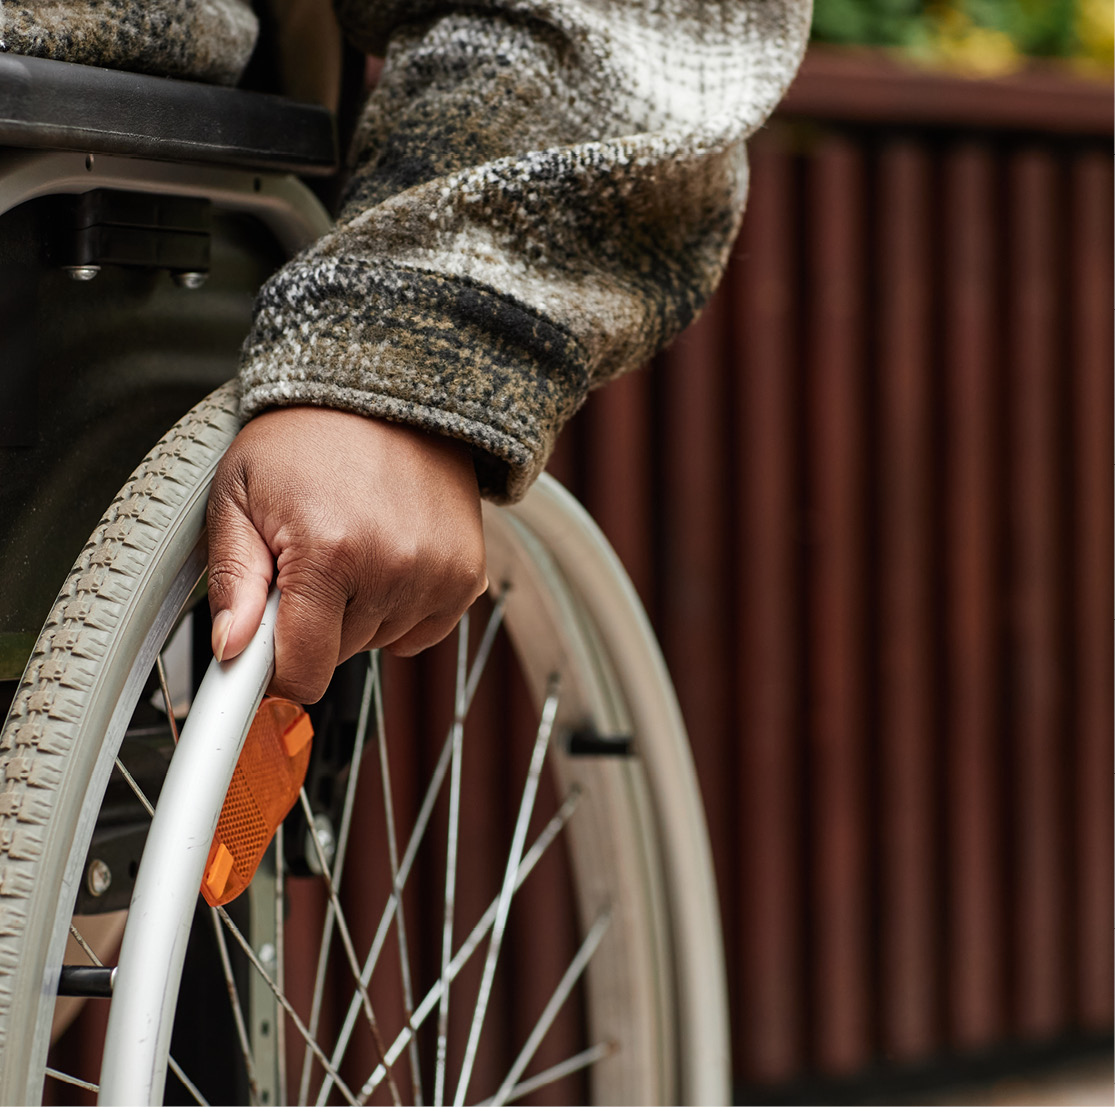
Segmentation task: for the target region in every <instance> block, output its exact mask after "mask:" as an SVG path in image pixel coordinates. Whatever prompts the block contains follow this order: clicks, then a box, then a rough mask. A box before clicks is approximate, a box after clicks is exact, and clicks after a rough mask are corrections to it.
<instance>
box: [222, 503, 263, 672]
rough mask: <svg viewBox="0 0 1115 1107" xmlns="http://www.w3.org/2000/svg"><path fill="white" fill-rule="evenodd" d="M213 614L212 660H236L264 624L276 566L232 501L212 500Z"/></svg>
mask: <svg viewBox="0 0 1115 1107" xmlns="http://www.w3.org/2000/svg"><path fill="white" fill-rule="evenodd" d="M208 524H209V611H210V614H212V616H213V656H214V657H216V659H217V660H218V661H226V660H228V658H230V657H235V656H236V655H237V654H238V653H240V651H241V650H243V649H244V647H245V646H246V645H247V644H248V643H249V642H250V641H251V639H252V635H253V634H255V632H256V631H257V630H258V629H259V624H260V622H261V621H262V619H263V609H264V606H265V605H266V603H267V590H268V587H269V586H270V583H271V577H272V574H273V572H274V560H273V559H272V557H271V550H270V549H269V548H268V546H267V543H266V542H265V541H264V540H263V538H262V537H261V536H260V534H259V532H258V531H257V530H256V528H255V526H254V525H253V524H252V521H251V519H249V518H248V516H247V515H245V513H244V511H243V509H242V508H241V506H240V504H239V503H238V502H237V500H236V499H234V498H233V497H232V496H228V495H223V494H220V493H218V492H217V491H216V489H215V490H214V492H213V494H212V495H210V497H209V509H208Z"/></svg>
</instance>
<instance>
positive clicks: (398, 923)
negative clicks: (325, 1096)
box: [373, 662, 422, 1107]
mask: <svg viewBox="0 0 1115 1107" xmlns="http://www.w3.org/2000/svg"><path fill="white" fill-rule="evenodd" d="M373 664H374V662H373ZM374 698H375V710H376V746H377V748H378V750H379V770H380V772H379V776H380V784H381V786H382V790H383V815H384V820H385V821H386V823H387V856H388V860H389V861H390V864H391V887H392V888H394V887H395V886H396V885H397V884H398V882H399V846H398V841H397V838H396V835H395V805H394V801H393V791H392V788H391V766H390V764H389V762H388V756H387V728H386V725H385V722H384V717H383V684H382V682H381V681H380V680H378V679H377V680H376V682H375V693H374ZM395 932H396V936H397V938H398V942H399V971H400V975H401V976H402V984H403V1013H404V1014H405V1015H406V1019H407V1022H409V1021H410V1017H411V1015H413V1014H414V988H413V986H412V983H411V978H410V950H409V948H408V945H407V925H406V915H405V914H404V912H403V900H402V896H400V897H399V899H398V902H397V904H396V911H395ZM408 1053H409V1056H410V1076H411V1084H412V1091H411V1098H412V1099H413V1100H414V1104H415V1107H422V1068H421V1065H420V1064H419V1059H418V1039H417V1038H413V1039H411V1043H410V1048H409V1050H408Z"/></svg>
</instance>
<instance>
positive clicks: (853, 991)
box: [806, 137, 870, 1073]
mask: <svg viewBox="0 0 1115 1107" xmlns="http://www.w3.org/2000/svg"><path fill="white" fill-rule="evenodd" d="M863 187H864V171H863V164H862V153H861V151H860V149H859V148H857V146H856V145H855V144H854V143H853V142H851V141H850V140H848V139H845V138H838V137H830V138H828V139H826V140H824V142H823V145H822V146H821V147H820V149H819V150H818V151H817V152H816V154H815V157H814V160H813V164H812V166H811V179H810V181H809V204H810V209H811V211H810V215H811V234H812V238H811V241H810V243H809V256H808V264H809V266H810V267H811V271H812V279H813V286H812V296H811V302H810V303H809V304H808V305H807V308H806V310H807V311H808V312H809V316H810V349H809V379H808V381H807V385H806V388H807V396H806V405H807V428H808V449H809V473H808V479H809V483H810V508H811V511H810V515H811V522H812V528H813V535H812V543H813V546H812V556H811V567H810V580H809V591H810V606H811V611H810V613H809V623H810V628H809V633H810V642H809V664H810V670H811V676H812V688H811V690H810V691H811V704H810V722H809V729H810V734H809V743H810V781H809V783H810V787H811V800H812V806H813V820H812V827H811V830H812V841H811V853H812V860H811V868H812V875H813V904H812V912H811V916H812V917H811V932H812V939H813V945H814V949H813V961H814V973H815V976H814V979H813V981H812V988H813V995H812V1001H813V1002H812V1008H813V1012H812V1013H813V1018H814V1034H815V1038H816V1051H817V1063H818V1066H819V1067H820V1068H821V1070H822V1071H824V1072H827V1073H837V1072H849V1071H852V1070H854V1069H855V1068H857V1067H858V1066H860V1065H863V1064H865V1063H866V1062H867V1060H868V1059H869V1057H870V1041H869V1031H870V1027H869V1023H870V1005H869V975H870V965H869V956H868V879H869V878H868V867H867V852H866V836H867V826H866V810H865V808H866V799H867V790H866V782H865V775H866V765H865V756H866V751H865V731H866V727H867V713H866V706H865V701H864V695H865V657H864V653H865V647H864V633H865V629H866V621H865V617H864V612H865V605H866V600H867V596H866V594H865V581H864V577H865V569H864V561H865V555H866V547H865V528H866V505H865V497H864V464H865V458H864V434H865V429H866V428H865V425H864V424H865V419H864V400H865V395H864V393H865V384H864V348H863V308H864V304H863V262H864V258H863V214H862V208H861V204H862V200H863Z"/></svg>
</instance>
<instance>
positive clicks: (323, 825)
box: [306, 812, 337, 876]
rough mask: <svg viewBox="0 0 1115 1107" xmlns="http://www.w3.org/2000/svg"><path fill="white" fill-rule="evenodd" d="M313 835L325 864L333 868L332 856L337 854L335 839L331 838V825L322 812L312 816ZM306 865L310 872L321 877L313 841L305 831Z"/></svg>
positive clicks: (319, 864)
mask: <svg viewBox="0 0 1115 1107" xmlns="http://www.w3.org/2000/svg"><path fill="white" fill-rule="evenodd" d="M313 832H314V834H315V835H316V837H317V841H318V845H319V846H321V852H322V854H323V855H324V857H325V863H326V864H327V865H328V866H329V867H330V868H332V867H333V855H334V854H335V853H336V852H337V839H336V838H335V837H334V836H333V824H332V823H331V822H330V821H329V816H328V815H326V814H325V813H324V812H319V813H318V814H317V815H315V816H314V831H313ZM306 864H307V865H308V866H309V867H310V872H312V873H316V874H317V875H318V876H321V872H322V870H321V862H320V861H319V860H318V856H317V850H316V849H314V843H313V839H312V838H311V837H310V831H309V830H307V831H306Z"/></svg>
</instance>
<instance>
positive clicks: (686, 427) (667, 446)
mask: <svg viewBox="0 0 1115 1107" xmlns="http://www.w3.org/2000/svg"><path fill="white" fill-rule="evenodd" d="M724 310H725V303H724V296H723V292H719V293H717V295H716V296H715V297H714V298H713V300H712V302H711V303H710V304H709V306H708V308H707V309H706V311H705V314H704V316H703V317H702V318H701V320H700V321H699V322H698V323H697V324H696V325H694V326H693V327H691V328H690V329H689V330H688V331H686V333H685V334H683V335H682V336H681V337H680V338H679V339H678V340H677V342H675V343H674V345H673V346H672V347H671V348H670V349H669V350H668V351H667V352H666V354H665V355H664V357H663V358H662V359H661V360H660V362H659V364H658V369H659V371H660V373H661V377H660V380H659V383H660V385H661V387H662V393H661V395H660V396H659V397H658V399H659V401H660V402H662V404H663V407H664V412H665V416H666V418H665V420H664V440H663V442H662V450H663V452H664V454H665V465H664V477H663V488H662V497H663V502H662V512H663V516H664V519H665V526H664V528H663V535H662V541H663V550H662V568H661V575H660V577H659V581H658V588H659V597H658V600H659V604H660V615H661V617H660V624H659V632H660V637H661V641H662V648H663V652H664V653H665V656H666V661H667V664H668V665H669V667H670V672H671V674H672V676H673V679H674V684H675V685H676V687H677V692H678V700H679V702H680V705H681V710H682V714H683V716H684V718H685V724H686V726H687V728H688V730H689V740H690V744H691V746H692V749H693V758H694V762H695V763H696V768H697V775H698V778H699V781H700V786H701V794H702V797H703V799H704V803H705V812H706V815H707V817H708V823H709V833H710V838H711V840H712V850H713V859H714V863H715V866H716V873H717V878H718V881H719V888H720V896H721V904H722V907H723V908H724V924H725V934H726V938H725V944H726V947H727V949H726V952H727V958H728V971H729V973H733V972H734V971H735V958H736V955H737V951H738V945H739V943H738V941H737V939H736V931H735V918H734V914H733V913H732V906H733V900H732V898H731V897H730V895H729V893H730V890H731V889H732V887H733V885H734V871H735V870H734V866H733V847H734V837H733V833H732V827H733V823H734V819H735V812H736V809H737V804H736V797H735V788H734V782H733V776H732V774H733V767H734V764H735V758H734V746H735V744H736V736H735V735H734V734H733V733H731V728H730V726H729V722H730V714H729V712H730V701H729V693H728V690H729V688H730V686H731V679H732V678H731V666H730V658H729V651H730V649H731V631H732V628H731V627H730V625H729V613H728V604H727V596H728V591H727V577H728V568H729V565H728V542H727V535H728V529H727V512H726V511H725V507H724V493H725V483H726V482H725V469H724V459H725V448H726V444H725V434H724V421H725V419H726V406H727V404H726V401H727V395H726V389H725V387H724V379H723V377H724V370H723V364H724V360H725V356H726V355H725V350H724V343H723V331H724V328H723V313H724Z"/></svg>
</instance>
